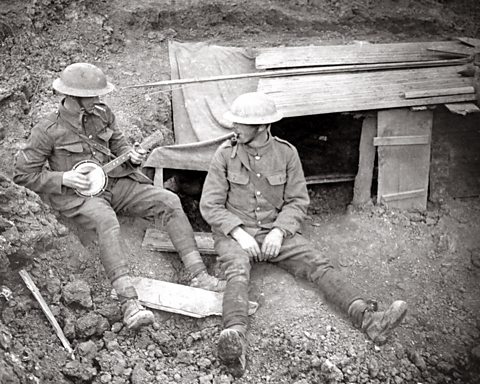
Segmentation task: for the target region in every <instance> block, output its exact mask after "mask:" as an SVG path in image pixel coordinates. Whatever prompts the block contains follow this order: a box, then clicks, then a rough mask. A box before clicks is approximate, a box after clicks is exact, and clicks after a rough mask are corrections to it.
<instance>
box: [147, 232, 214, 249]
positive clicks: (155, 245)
mask: <svg viewBox="0 0 480 384" xmlns="http://www.w3.org/2000/svg"><path fill="white" fill-rule="evenodd" d="M194 235H195V240H196V242H197V246H198V250H199V251H200V253H202V254H205V255H216V252H215V249H214V248H213V237H212V234H211V233H206V232H195V233H194ZM142 247H143V248H146V249H150V250H154V251H160V252H176V250H175V247H174V246H173V244H172V241H171V240H170V237H169V236H168V233H167V232H165V231H162V230H160V229H157V228H148V229H147V230H146V232H145V237H144V238H143V243H142Z"/></svg>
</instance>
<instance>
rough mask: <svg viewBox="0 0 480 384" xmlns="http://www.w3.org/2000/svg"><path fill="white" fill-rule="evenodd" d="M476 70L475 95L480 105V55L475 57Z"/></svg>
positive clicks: (474, 80)
mask: <svg viewBox="0 0 480 384" xmlns="http://www.w3.org/2000/svg"><path fill="white" fill-rule="evenodd" d="M474 68H475V75H474V78H473V86H474V87H475V94H476V95H477V103H478V104H479V105H480V53H477V54H476V55H475V60H474Z"/></svg>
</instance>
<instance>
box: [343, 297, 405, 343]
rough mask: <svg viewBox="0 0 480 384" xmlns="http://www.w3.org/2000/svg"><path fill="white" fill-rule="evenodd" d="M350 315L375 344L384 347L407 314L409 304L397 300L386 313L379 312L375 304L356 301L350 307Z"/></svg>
mask: <svg viewBox="0 0 480 384" xmlns="http://www.w3.org/2000/svg"><path fill="white" fill-rule="evenodd" d="M348 314H349V316H350V317H351V318H352V319H353V321H354V325H355V326H356V327H357V328H360V329H361V330H362V331H363V332H365V333H366V334H367V336H368V337H369V338H370V339H371V340H372V341H373V342H374V343H375V344H377V345H383V344H385V343H386V342H387V339H388V336H389V335H390V333H391V332H392V331H393V330H394V329H395V328H396V327H398V326H399V325H400V323H401V322H402V320H403V319H404V317H405V315H406V314H407V303H406V302H404V301H402V300H396V301H394V302H393V303H392V304H391V305H390V307H388V309H387V310H386V311H378V309H377V305H376V303H374V302H366V301H364V300H355V301H354V302H353V303H352V304H351V305H350V308H349V309H348Z"/></svg>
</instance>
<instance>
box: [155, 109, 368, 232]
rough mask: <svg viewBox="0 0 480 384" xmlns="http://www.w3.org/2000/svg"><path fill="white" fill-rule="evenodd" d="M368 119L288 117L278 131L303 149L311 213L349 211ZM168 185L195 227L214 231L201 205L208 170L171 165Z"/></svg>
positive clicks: (274, 131) (277, 126) (276, 127)
mask: <svg viewBox="0 0 480 384" xmlns="http://www.w3.org/2000/svg"><path fill="white" fill-rule="evenodd" d="M362 121H363V118H358V117H357V116H356V115H354V114H340V113H332V114H323V115H310V116H300V117H291V118H285V119H282V120H281V121H279V122H277V123H274V124H273V125H272V134H273V135H274V136H277V137H279V138H281V139H284V140H287V141H288V142H290V143H291V144H293V145H294V146H295V147H296V148H297V150H298V153H299V156H300V159H301V161H302V166H303V170H304V173H305V177H306V179H307V184H308V190H309V194H310V198H311V202H310V207H309V212H311V213H315V214H319V213H320V214H321V213H332V212H342V211H345V210H346V208H347V206H348V204H350V202H351V201H352V198H353V186H354V178H355V175H356V174H357V170H358V158H359V143H360V134H361V130H362ZM164 176H165V180H166V182H165V187H166V188H168V189H171V190H172V191H174V192H176V193H178V194H179V196H180V198H181V200H182V204H183V207H184V210H185V212H186V213H187V216H188V217H189V219H190V221H191V222H192V225H193V227H194V229H195V230H202V231H208V230H209V228H208V226H207V225H206V223H205V222H204V221H203V219H202V218H201V216H200V213H199V209H198V205H199V201H200V194H201V191H202V186H203V182H204V180H205V176H206V172H200V171H181V170H168V169H165V173H164Z"/></svg>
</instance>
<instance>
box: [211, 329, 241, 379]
mask: <svg viewBox="0 0 480 384" xmlns="http://www.w3.org/2000/svg"><path fill="white" fill-rule="evenodd" d="M246 350H247V341H246V339H245V336H244V335H243V334H242V333H240V332H239V331H237V330H236V329H233V328H226V329H224V330H223V331H222V332H221V333H220V338H219V340H218V349H217V351H218V358H219V359H220V360H221V361H222V363H223V364H225V365H226V366H227V368H228V370H229V372H230V373H231V374H232V376H234V377H241V376H243V374H244V373H245V369H246V365H247V358H246Z"/></svg>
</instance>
